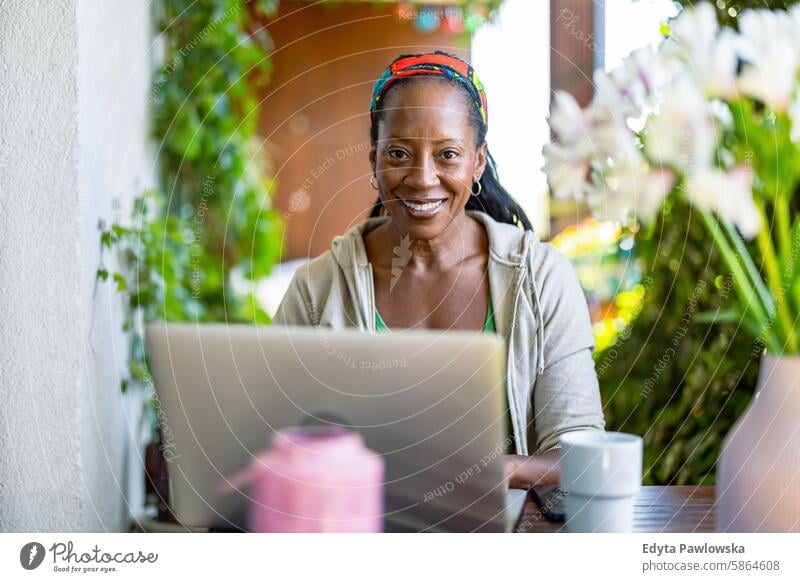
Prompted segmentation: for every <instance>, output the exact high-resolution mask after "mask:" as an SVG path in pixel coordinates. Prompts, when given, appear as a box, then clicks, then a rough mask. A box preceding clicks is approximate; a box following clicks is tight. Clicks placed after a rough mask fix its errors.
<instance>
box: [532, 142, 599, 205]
mask: <svg viewBox="0 0 800 582" xmlns="http://www.w3.org/2000/svg"><path fill="white" fill-rule="evenodd" d="M542 154H543V155H544V167H543V168H542V169H543V170H544V172H545V174H546V175H547V182H548V184H549V186H550V191H551V192H552V193H553V196H554V197H556V198H560V199H569V198H574V199H578V200H582V199H583V196H584V193H585V190H586V186H587V182H586V180H587V175H588V173H589V161H588V160H587V159H586V158H583V157H581V156H578V155H576V154H575V153H574V152H573V151H571V150H569V149H567V148H564V147H562V146H560V145H558V144H553V143H551V144H546V145H545V146H544V147H543V148H542Z"/></svg>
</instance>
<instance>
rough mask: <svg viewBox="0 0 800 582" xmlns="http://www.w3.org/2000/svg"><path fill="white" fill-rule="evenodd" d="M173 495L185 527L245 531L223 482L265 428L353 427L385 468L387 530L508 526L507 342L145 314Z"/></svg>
mask: <svg viewBox="0 0 800 582" xmlns="http://www.w3.org/2000/svg"><path fill="white" fill-rule="evenodd" d="M147 340H148V343H149V347H150V356H151V365H152V371H153V374H154V378H155V387H156V391H157V394H158V397H159V406H160V411H159V418H160V421H161V422H162V427H161V428H162V434H164V440H165V441H166V442H165V443H164V446H168V447H169V448H170V454H169V457H170V459H171V460H170V462H169V463H168V464H167V471H168V474H169V478H170V494H171V506H172V510H173V512H174V513H175V515H176V517H177V518H178V520H179V521H180V522H181V523H182V524H183V525H185V526H187V527H190V528H201V529H202V528H214V529H233V530H244V529H246V527H247V523H246V518H245V515H246V509H247V506H248V502H249V497H248V495H247V494H248V491H247V490H246V489H242V490H237V491H236V492H234V493H232V494H231V493H229V494H221V493H220V485H222V484H224V483H225V482H226V481H228V480H229V479H230V478H231V477H232V476H233V475H234V474H236V473H237V472H239V471H240V470H242V469H243V468H245V467H247V466H248V465H249V464H250V462H251V461H252V460H253V459H254V458H255V457H256V456H257V455H259V454H260V453H261V452H263V451H264V450H265V449H266V448H267V447H269V445H270V441H271V438H272V433H273V432H274V431H275V430H278V429H281V428H284V427H287V426H295V425H302V424H338V425H344V426H347V427H350V428H352V429H353V430H357V431H359V432H360V433H361V435H362V436H363V438H364V440H365V442H366V445H367V446H368V447H369V448H370V449H372V450H373V451H375V452H377V453H379V454H380V455H381V456H382V458H383V460H384V462H385V467H386V474H385V483H384V512H385V513H384V524H385V529H386V531H509V530H510V529H511V528H512V527H513V525H514V523H515V522H516V521H517V518H518V517H519V516H520V514H521V511H522V507H523V505H524V502H525V498H526V491H524V490H516V489H513V490H509V489H508V487H507V485H506V482H505V478H504V471H503V456H502V454H503V451H504V445H505V444H506V440H507V439H508V438H509V437H508V435H506V434H504V428H503V427H504V426H505V423H504V415H505V414H507V411H506V410H505V409H504V406H503V403H504V390H505V380H504V376H505V347H504V342H503V340H502V338H500V337H499V336H496V335H494V334H481V333H477V332H457V331H456V332H438V331H425V332H419V331H410V330H409V331H399V332H398V331H396V332H393V333H386V334H368V333H363V332H360V331H357V330H346V331H336V332H334V331H332V330H330V329H327V328H325V329H323V328H307V327H284V326H262V327H255V326H240V325H223V324H220V325H205V324H204V325H195V324H152V325H149V326H148V328H147Z"/></svg>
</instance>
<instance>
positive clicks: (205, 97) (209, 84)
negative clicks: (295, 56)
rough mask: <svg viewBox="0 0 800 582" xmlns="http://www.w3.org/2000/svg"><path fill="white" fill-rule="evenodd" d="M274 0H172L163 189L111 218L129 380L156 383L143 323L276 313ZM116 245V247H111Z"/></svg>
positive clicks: (164, 28) (163, 103)
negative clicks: (267, 25)
mask: <svg viewBox="0 0 800 582" xmlns="http://www.w3.org/2000/svg"><path fill="white" fill-rule="evenodd" d="M276 8H277V2H275V1H273V0H253V1H248V2H242V1H241V0H213V1H212V0H199V1H196V0H161V1H160V2H158V3H156V5H155V10H156V14H155V20H156V24H157V29H158V32H159V36H160V40H161V42H162V43H163V50H164V56H163V62H164V63H165V65H164V66H163V67H162V68H161V69H160V70H157V71H155V72H154V76H153V86H152V91H151V93H150V102H151V105H152V110H153V111H152V113H153V127H154V134H155V137H156V138H157V140H158V145H159V148H158V162H159V167H160V171H161V184H162V187H161V189H158V190H154V191H148V192H146V193H144V194H143V195H142V196H141V197H139V198H138V199H137V200H136V201H135V202H134V205H133V210H132V214H131V217H130V221H124V223H117V224H113V225H111V226H108V227H107V226H105V225H101V245H102V249H103V252H104V253H105V252H107V251H111V250H112V249H113V250H114V251H115V252H117V253H118V256H119V257H120V261H119V268H118V269H117V270H116V271H115V272H113V273H112V272H109V269H108V268H107V267H106V266H105V265H104V264H101V266H100V268H99V269H98V272H97V276H98V278H99V279H100V280H108V279H109V278H110V279H112V280H113V281H114V282H115V283H116V287H117V290H118V291H119V292H120V293H121V294H122V296H123V297H124V300H125V302H126V306H127V313H128V315H127V317H126V320H125V323H124V330H125V331H126V332H127V333H129V334H130V335H131V353H130V378H126V379H124V380H123V381H122V389H123V390H125V389H126V387H127V385H128V383H129V381H130V379H131V378H132V379H134V380H137V381H140V382H145V383H147V382H149V381H150V376H149V371H148V365H147V353H146V348H145V344H144V342H143V339H142V335H141V330H142V323H143V322H147V321H154V320H166V321H173V322H177V321H197V322H203V321H227V322H245V323H267V322H268V321H269V317H268V316H267V314H266V313H265V312H264V311H263V310H262V309H261V308H260V307H259V306H258V304H257V302H256V300H255V298H254V297H253V295H252V293H251V292H249V291H247V290H241V289H240V288H238V287H237V286H235V285H234V284H233V281H234V278H235V277H236V276H237V275H238V276H240V278H241V279H242V280H244V281H251V282H253V281H257V280H259V279H260V278H262V277H264V276H265V275H267V274H269V272H270V270H271V269H272V266H273V265H274V264H275V263H276V262H277V261H278V260H279V259H280V246H281V240H282V222H281V220H280V217H279V215H278V214H277V213H276V212H275V211H274V210H273V209H272V208H271V204H270V197H271V195H272V193H273V191H274V183H273V182H272V180H271V179H269V178H268V177H267V176H265V174H264V168H265V166H266V164H265V161H264V159H263V156H261V155H260V153H259V151H260V150H259V144H258V141H257V140H256V139H255V138H256V124H257V121H258V115H259V110H260V107H259V102H258V99H257V95H258V91H257V90H255V89H257V88H259V87H261V86H263V85H264V84H265V83H266V82H267V81H268V79H269V74H270V71H271V67H270V59H269V50H270V49H271V45H270V39H269V37H268V36H267V34H266V31H265V29H264V28H263V27H258V25H257V23H258V22H259V19H263V17H265V16H267V15H270V14H273V13H274V12H275V10H276ZM104 256H105V255H104Z"/></svg>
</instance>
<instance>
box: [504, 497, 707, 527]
mask: <svg viewBox="0 0 800 582" xmlns="http://www.w3.org/2000/svg"><path fill="white" fill-rule="evenodd" d="M635 503H636V506H635V509H634V518H633V519H634V532H637V533H642V532H665V533H666V532H672V533H687V532H697V533H708V532H713V531H715V511H714V487H713V486H696V485H685V486H683V485H682V486H671V487H654V486H650V487H642V489H641V491H640V493H639V495H638V496H637V497H636V501H635ZM516 531H519V532H524V533H555V532H559V531H566V530H565V529H564V524H563V523H553V522H550V521H547V520H546V519H545V518H544V517H543V516H542V514H541V512H540V511H539V508H538V507H537V505H536V504H535V503H534V502H533V499H531V498H530V497H529V498H528V501H527V503H526V504H525V510H524V512H523V515H522V519H521V520H520V523H519V526H518V528H517V530H516Z"/></svg>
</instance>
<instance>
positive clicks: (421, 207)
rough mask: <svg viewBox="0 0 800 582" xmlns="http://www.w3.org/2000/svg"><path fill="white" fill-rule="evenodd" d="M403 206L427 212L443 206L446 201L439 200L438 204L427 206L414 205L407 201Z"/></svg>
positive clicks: (429, 203)
mask: <svg viewBox="0 0 800 582" xmlns="http://www.w3.org/2000/svg"><path fill="white" fill-rule="evenodd" d="M402 202H403V204H405V205H406V206H408V207H409V208H411V209H413V210H419V211H425V210H433V209H434V208H436V207H438V206H441V205H442V204H443V203H444V200H439V201H438V202H428V203H426V204H414V203H413V202H407V201H405V200H403V201H402Z"/></svg>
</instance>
